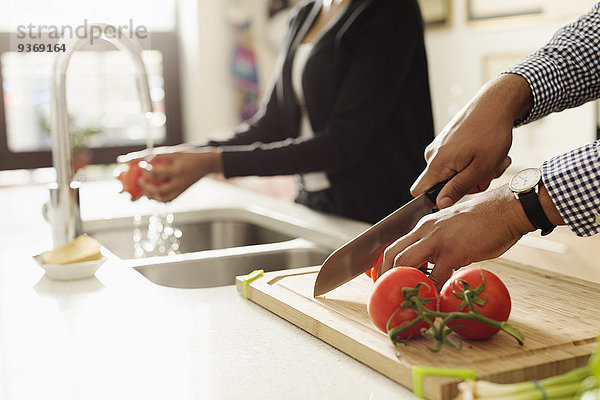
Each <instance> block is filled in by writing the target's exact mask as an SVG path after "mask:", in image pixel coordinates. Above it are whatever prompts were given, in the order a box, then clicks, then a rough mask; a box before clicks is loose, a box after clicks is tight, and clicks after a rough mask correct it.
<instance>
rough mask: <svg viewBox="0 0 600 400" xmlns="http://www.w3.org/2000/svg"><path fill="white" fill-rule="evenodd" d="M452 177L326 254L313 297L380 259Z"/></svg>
mask: <svg viewBox="0 0 600 400" xmlns="http://www.w3.org/2000/svg"><path fill="white" fill-rule="evenodd" d="M449 180H450V179H448V180H446V181H443V182H439V183H437V184H436V185H434V186H433V187H432V188H430V189H429V190H427V191H426V192H425V193H422V194H420V195H419V196H417V197H415V198H414V199H412V200H411V201H409V202H408V203H406V204H405V205H403V206H402V207H400V208H399V209H397V210H396V211H394V212H393V213H391V214H390V215H388V216H387V217H385V218H384V219H382V220H381V221H379V222H377V223H376V224H375V225H373V226H371V227H370V228H368V229H367V230H366V231H364V232H363V233H361V234H360V235H358V236H356V237H355V238H354V239H352V240H351V241H349V242H348V243H346V244H345V245H343V246H342V247H340V248H339V249H337V250H335V251H334V252H333V253H331V254H330V255H329V257H327V259H326V260H325V262H324V263H323V265H322V266H321V269H320V270H319V274H318V275H317V280H316V281H315V288H314V297H317V296H321V295H323V294H325V293H327V292H329V291H330V290H333V289H335V288H336V287H338V286H341V285H343V284H344V283H346V282H348V281H349V280H351V279H353V278H355V277H357V276H358V275H360V274H362V273H363V272H365V271H367V270H368V269H369V268H371V267H372V266H373V264H375V262H377V258H379V255H380V254H381V252H382V251H383V250H385V248H386V247H387V246H389V245H390V244H391V243H393V242H394V241H395V240H396V239H398V238H400V237H402V236H404V235H406V234H407V233H408V232H410V231H411V229H413V228H414V227H415V225H417V222H419V220H420V219H421V218H422V217H424V216H425V215H427V214H431V213H432V212H433V210H434V207H435V199H436V198H437V196H438V194H439V193H440V191H441V190H442V188H443V187H444V185H445V184H446V183H447V182H448V181H449Z"/></svg>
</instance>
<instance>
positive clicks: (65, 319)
mask: <svg viewBox="0 0 600 400" xmlns="http://www.w3.org/2000/svg"><path fill="white" fill-rule="evenodd" d="M118 188H119V185H118V183H116V182H112V181H109V182H107V181H105V182H90V183H85V184H84V185H83V187H82V193H81V207H82V215H83V218H84V219H98V218H105V217H106V218H108V217H112V216H128V215H133V213H134V212H135V207H139V208H141V209H144V210H150V209H151V208H152V204H151V202H149V201H145V202H144V201H142V202H139V203H133V204H131V203H130V202H129V201H128V200H127V198H126V196H124V195H118V194H117V191H118ZM47 197H48V194H47V190H46V188H45V186H43V185H30V186H21V187H14V188H6V189H0V221H2V226H3V229H2V230H1V234H0V399H11V400H20V399H27V400H29V399H61V400H64V399H86V400H87V399H200V398H202V399H204V398H214V399H239V398H245V399H309V398H319V399H365V400H367V399H369V400H370V399H414V398H415V397H414V396H413V395H412V394H411V393H410V391H408V390H406V389H404V388H403V387H401V386H399V385H398V384H396V383H394V382H393V381H391V380H389V379H387V378H386V377H384V376H383V375H380V374H379V373H377V372H375V371H374V370H372V369H370V368H369V367H367V366H365V365H363V364H361V363H359V362H358V361H355V360H354V359H352V358H351V357H349V356H347V355H345V354H344V353H342V352H340V351H338V350H336V349H335V348H333V347H331V346H329V345H328V344H326V343H324V342H322V341H320V340H319V339H316V338H314V337H313V336H311V335H310V334H308V333H306V332H304V331H302V330H301V329H299V328H297V327H295V326H294V325H292V324H290V323H288V322H286V321H284V320H283V319H281V318H279V317H278V316H276V315H274V314H272V313H270V312H269V311H267V310H265V309H263V308H261V307H260V306H258V305H256V304H254V303H252V302H249V301H247V300H244V299H243V298H242V296H240V295H239V294H238V293H237V292H236V290H235V287H234V286H225V287H217V288H209V289H172V288H166V287H162V286H157V285H155V284H153V283H151V282H149V281H148V280H146V278H144V277H143V276H142V275H141V274H139V273H137V272H136V271H134V270H132V269H130V268H129V267H126V266H124V265H123V264H122V263H121V262H120V261H119V260H109V261H107V262H106V263H105V264H104V265H103V266H102V267H101V268H100V270H99V271H98V272H97V273H96V277H95V278H91V279H86V280H81V281H73V282H58V281H52V280H49V279H48V278H46V277H44V276H43V270H42V269H41V268H39V267H38V266H37V265H36V264H35V262H34V261H33V259H32V258H31V256H32V255H34V254H38V253H40V252H42V251H45V250H48V249H49V248H50V247H51V238H50V236H51V235H50V228H49V225H48V224H47V223H46V222H45V221H44V220H43V218H42V215H41V207H42V204H43V203H44V202H45V201H46V200H47ZM236 204H237V205H240V204H243V205H250V204H251V205H253V206H257V207H263V208H266V209H268V210H270V212H272V213H274V214H273V215H277V213H281V215H286V216H287V218H293V219H295V220H296V221H297V222H298V223H301V224H304V225H305V226H307V227H311V226H312V227H319V229H320V230H321V231H322V232H323V234H324V235H325V234H327V235H326V236H328V237H331V236H332V235H337V237H338V238H339V243H340V244H341V243H344V242H345V241H347V240H348V239H350V238H351V237H353V236H354V235H355V234H357V233H359V232H360V231H362V230H363V229H364V228H365V227H366V225H365V224H361V223H357V222H353V221H348V220H344V219H341V218H335V217H329V216H325V215H322V214H319V213H315V212H313V211H310V210H308V209H306V208H305V207H302V206H299V205H297V204H292V203H288V202H283V201H279V200H276V199H272V198H268V197H265V196H261V195H258V194H255V193H250V192H248V191H246V190H242V189H239V188H235V187H232V186H230V185H227V184H223V183H219V182H215V181H211V180H209V179H205V180H202V181H201V182H199V183H198V184H196V185H195V186H194V187H192V188H191V190H189V191H188V192H186V193H185V194H184V195H182V196H181V197H180V198H179V199H178V200H176V201H175V202H174V203H172V204H171V205H170V206H169V207H170V210H172V211H178V210H194V209H199V208H203V207H211V206H212V207H214V206H215V205H218V206H235V205H236ZM332 244H333V243H329V245H332Z"/></svg>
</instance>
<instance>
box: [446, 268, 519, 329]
mask: <svg viewBox="0 0 600 400" xmlns="http://www.w3.org/2000/svg"><path fill="white" fill-rule="evenodd" d="M482 272H483V274H484V275H485V288H484V289H483V291H482V292H481V293H480V294H479V298H480V299H482V300H483V301H486V303H485V304H484V305H478V304H475V310H477V312H478V313H480V314H481V315H483V316H485V317H488V318H491V319H494V320H496V321H506V320H507V319H508V316H509V315H510V306H511V302H510V294H509V293H508V289H507V288H506V286H504V283H502V281H501V280H500V278H498V277H497V276H496V275H494V274H493V273H491V272H490V271H487V270H484V269H481V268H463V269H460V270H458V271H457V272H456V273H455V274H454V275H452V277H451V278H450V279H449V280H448V281H447V282H446V283H445V284H444V286H443V287H442V290H441V292H440V311H442V312H454V311H462V312H468V311H469V310H470V309H469V307H467V306H464V307H462V309H461V310H459V307H460V305H461V303H462V302H463V300H462V299H460V298H458V297H457V296H455V295H454V294H452V291H454V292H457V293H462V292H464V285H463V283H462V282H461V280H463V281H465V282H467V283H468V284H469V286H471V288H472V289H476V288H477V287H478V286H479V285H481V283H482V282H483V278H482ZM456 325H465V326H466V327H465V328H458V329H457V330H456V331H455V332H456V333H458V334H459V335H460V336H462V337H464V338H467V339H486V338H489V337H491V336H494V335H495V334H496V333H497V332H498V330H497V329H496V328H493V327H491V326H489V325H486V324H484V323H481V322H477V321H466V320H458V319H457V320H454V321H451V322H450V323H448V326H456Z"/></svg>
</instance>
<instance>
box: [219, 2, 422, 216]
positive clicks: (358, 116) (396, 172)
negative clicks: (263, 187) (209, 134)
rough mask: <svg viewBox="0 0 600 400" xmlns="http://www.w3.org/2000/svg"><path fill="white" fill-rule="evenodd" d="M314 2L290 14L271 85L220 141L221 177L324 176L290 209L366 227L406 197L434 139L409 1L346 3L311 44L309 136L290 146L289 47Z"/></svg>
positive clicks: (316, 7) (306, 81)
mask: <svg viewBox="0 0 600 400" xmlns="http://www.w3.org/2000/svg"><path fill="white" fill-rule="evenodd" d="M320 7H321V1H320V0H317V1H309V2H307V3H304V4H302V5H300V6H299V7H298V8H297V13H296V14H295V16H294V17H293V19H292V20H291V22H290V28H289V31H288V34H287V37H286V39H285V42H284V48H283V51H282V52H281V55H280V58H279V64H278V67H277V79H276V81H275V84H274V87H273V89H272V91H271V93H270V96H269V97H268V99H267V101H266V102H265V103H264V104H263V106H262V107H261V110H260V111H259V112H258V113H257V115H256V116H255V117H254V118H253V119H252V120H251V121H250V122H249V123H248V124H244V125H243V126H242V127H240V128H239V129H237V130H236V131H235V134H234V135H233V136H232V137H231V138H230V139H228V140H225V141H212V142H209V143H208V145H212V146H219V147H222V149H223V168H224V173H225V176H227V177H233V176H247V175H260V176H269V175H289V174H297V173H306V172H315V171H324V172H326V173H327V176H328V178H329V181H330V183H331V188H330V189H328V190H326V191H323V192H317V193H310V192H306V191H304V190H301V191H300V194H299V196H298V199H297V200H296V201H298V202H300V203H303V204H306V205H308V206H310V207H313V208H315V209H318V210H322V211H326V212H331V213H335V214H338V215H343V216H346V217H350V218H354V219H359V220H363V221H367V222H371V223H374V222H376V221H378V220H380V219H381V218H383V217H385V216H386V215H388V214H389V213H391V212H392V211H394V210H395V209H396V208H398V207H399V206H401V205H402V204H403V203H404V202H406V201H408V200H409V199H411V198H412V197H411V196H410V193H409V188H410V185H411V184H412V183H413V182H414V181H415V179H416V178H417V176H418V175H419V173H420V172H421V171H422V170H423V169H424V167H425V161H424V159H423V152H424V149H425V147H426V146H427V144H429V143H430V142H431V141H432V140H433V118H432V112H431V101H430V97H429V82H428V75H427V60H426V55H425V45H424V40H423V26H422V18H421V14H420V10H419V6H418V4H417V0H352V1H351V2H350V4H349V5H348V7H347V8H346V10H345V11H344V13H343V15H342V16H341V17H340V18H339V19H338V21H337V22H336V23H335V25H334V26H332V27H331V29H330V30H328V31H327V32H326V33H325V34H324V35H323V36H322V37H321V38H320V39H319V41H318V42H316V43H315V45H314V48H313V51H312V53H311V55H310V56H309V58H308V60H307V62H306V66H305V70H304V74H303V77H302V84H303V88H304V97H305V102H306V107H307V111H308V115H309V118H310V122H311V125H312V128H313V131H314V134H315V137H314V138H312V139H309V140H298V139H296V138H297V137H298V136H299V133H300V132H299V131H300V118H301V111H300V108H299V105H298V103H297V100H296V96H295V94H294V90H293V88H292V83H291V66H292V62H293V57H294V53H295V50H296V48H297V46H298V45H299V44H300V43H301V42H302V40H303V38H304V36H305V34H306V32H308V30H309V29H310V26H311V25H312V23H313V22H314V20H315V19H316V17H317V16H318V14H319V11H320Z"/></svg>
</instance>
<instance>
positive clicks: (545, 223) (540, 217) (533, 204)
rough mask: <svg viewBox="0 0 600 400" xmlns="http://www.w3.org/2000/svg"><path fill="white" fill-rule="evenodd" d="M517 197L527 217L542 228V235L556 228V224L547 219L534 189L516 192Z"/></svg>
mask: <svg viewBox="0 0 600 400" xmlns="http://www.w3.org/2000/svg"><path fill="white" fill-rule="evenodd" d="M518 198H519V201H520V202H521V205H522V206H523V210H525V215H527V218H528V219H529V221H530V222H531V224H532V225H533V226H535V227H536V228H537V229H541V230H542V235H543V236H545V235H547V234H549V233H550V232H552V231H553V230H554V228H556V225H554V224H553V223H552V222H550V220H548V217H547V216H546V213H545V212H544V209H543V208H542V204H541V203H540V199H539V197H538V195H537V193H536V191H535V190H530V191H528V192H525V193H520V194H518Z"/></svg>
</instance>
